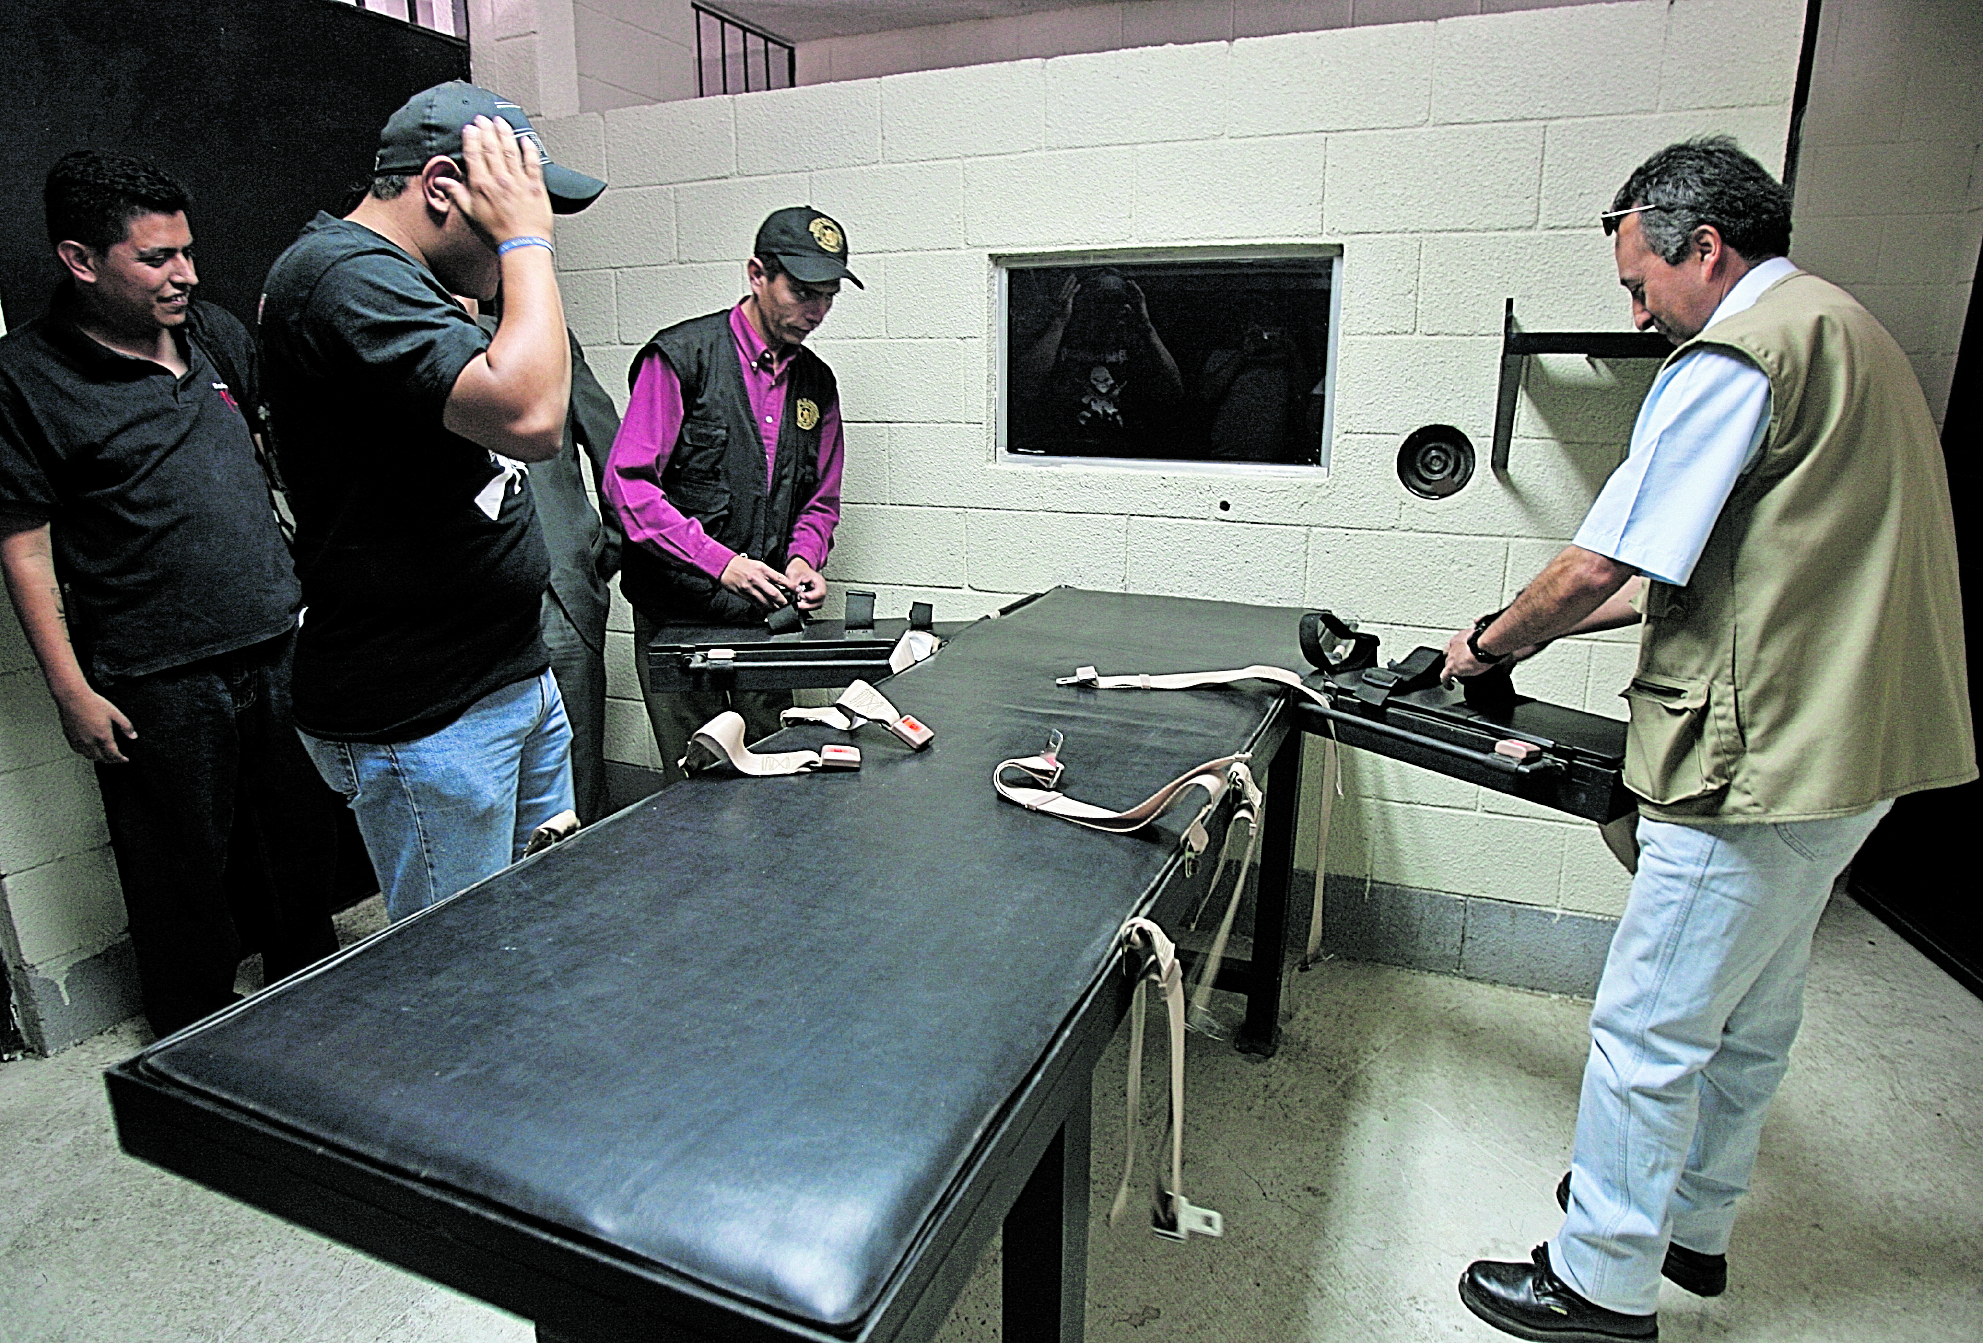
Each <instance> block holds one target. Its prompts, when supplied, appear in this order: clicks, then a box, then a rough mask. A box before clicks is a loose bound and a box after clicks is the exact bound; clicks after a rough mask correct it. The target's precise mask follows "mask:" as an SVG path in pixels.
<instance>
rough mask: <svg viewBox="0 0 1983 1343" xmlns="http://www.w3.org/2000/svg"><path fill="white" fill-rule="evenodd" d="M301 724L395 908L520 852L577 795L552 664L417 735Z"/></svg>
mask: <svg viewBox="0 0 1983 1343" xmlns="http://www.w3.org/2000/svg"><path fill="white" fill-rule="evenodd" d="M297 735H298V736H301V737H302V738H303V749H304V750H306V751H308V752H309V753H310V759H311V760H312V761H314V762H315V764H316V766H317V772H318V773H319V774H321V775H323V776H324V782H325V783H327V784H329V785H330V786H331V788H332V789H334V790H335V791H336V792H338V793H341V794H343V796H344V800H345V802H346V803H348V804H349V805H350V807H351V810H352V811H353V812H354V813H356V815H357V818H358V832H359V833H360V834H361V835H363V836H364V837H365V851H366V852H367V853H369V854H370V855H371V857H372V866H373V868H375V869H376V870H377V872H378V874H379V883H380V885H381V886H382V887H383V888H384V890H385V897H386V917H387V918H388V919H393V920H398V919H403V918H405V917H406V916H407V915H408V914H413V913H417V912H419V911H420V910H423V909H425V908H426V907H427V906H429V905H431V904H433V903H434V902H435V901H437V900H445V899H447V897H449V896H450V895H453V894H454V893H455V892H456V891H459V890H461V889H463V888H464V887H468V886H473V885H474V884H475V883H476V882H478V881H480V880H482V878H484V877H487V876H490V875H492V874H493V873H496V872H500V871H501V870H502V869H503V868H505V867H508V866H509V865H510V864H511V863H513V862H515V861H516V860H517V859H518V858H521V857H522V856H523V846H524V845H525V844H527V843H529V841H530V835H531V832H532V831H534V830H535V829H536V828H537V827H538V826H540V825H542V824H544V822H546V821H548V820H550V819H551V818H552V817H553V816H556V815H557V814H558V813H559V812H561V811H568V810H570V809H571V806H572V782H571V728H570V726H569V725H568V724H567V723H566V722H565V706H564V702H563V701H562V700H561V699H559V698H558V683H557V680H556V679H555V678H554V677H553V676H552V675H551V673H550V672H548V671H546V672H544V673H543V674H542V675H540V676H536V677H532V678H531V679H529V680H525V681H518V682H516V683H515V684H514V685H507V686H504V687H503V688H502V689H501V690H497V691H492V692H491V693H489V694H487V695H484V696H483V697H482V698H481V699H479V700H477V701H475V703H473V704H471V705H470V706H469V707H468V710H467V711H466V712H465V713H463V714H462V715H461V717H459V718H457V719H455V720H454V721H453V722H452V723H449V724H448V725H447V726H446V727H444V728H442V729H441V730H440V731H438V732H433V733H429V734H428V735H427V736H424V737H415V738H414V739H413V740H412V741H401V742H393V743H391V744H390V745H383V746H381V745H376V744H373V743H371V742H361V741H325V740H322V739H320V738H317V737H312V736H310V735H309V734H308V733H304V732H299V733H298V734H297Z"/></svg>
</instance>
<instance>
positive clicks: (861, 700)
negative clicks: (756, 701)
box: [778, 630, 936, 751]
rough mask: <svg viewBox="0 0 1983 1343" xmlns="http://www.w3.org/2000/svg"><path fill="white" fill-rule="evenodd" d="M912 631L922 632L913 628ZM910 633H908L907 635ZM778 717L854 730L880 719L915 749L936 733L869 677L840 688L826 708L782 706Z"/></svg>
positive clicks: (789, 721)
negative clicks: (900, 706) (877, 687)
mask: <svg viewBox="0 0 1983 1343" xmlns="http://www.w3.org/2000/svg"><path fill="white" fill-rule="evenodd" d="M909 633H910V634H916V633H920V631H917V630H910V631H909ZM903 637H905V638H906V637H907V635H905V636H903ZM778 719H779V721H780V722H784V723H824V724H826V725H827V726H828V727H831V728H838V729H839V730H840V731H842V732H852V731H853V730H854V729H855V728H857V727H859V726H860V725H861V724H862V723H868V722H874V723H880V724H881V725H882V726H883V727H885V728H887V729H888V730H889V731H890V732H892V733H894V734H895V735H896V736H897V737H899V738H901V739H902V740H903V741H904V742H905V743H907V744H908V745H909V746H910V747H911V748H913V749H914V750H918V751H920V750H922V749H923V748H924V747H925V746H928V745H929V744H930V740H931V738H933V737H934V736H935V735H936V734H935V733H933V732H931V731H930V729H929V728H928V727H926V726H924V725H923V724H922V723H920V722H918V721H916V720H915V719H914V718H911V717H910V716H909V715H908V714H905V713H903V712H902V711H901V710H900V709H898V708H896V707H895V706H894V705H893V704H890V703H889V702H888V696H886V695H884V694H882V693H881V692H880V691H879V690H876V689H875V688H874V687H873V686H871V685H869V684H868V683H867V682H866V681H854V682H851V683H850V684H849V685H848V686H847V688H846V689H845V690H843V691H841V692H840V698H839V699H837V700H835V701H834V702H833V703H831V704H829V705H827V706H826V707H825V708H823V709H800V708H791V709H780V710H779V711H778Z"/></svg>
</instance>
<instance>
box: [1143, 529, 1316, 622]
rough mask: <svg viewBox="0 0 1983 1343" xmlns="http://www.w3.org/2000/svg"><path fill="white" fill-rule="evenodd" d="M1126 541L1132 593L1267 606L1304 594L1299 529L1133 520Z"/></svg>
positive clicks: (1304, 547) (1303, 544)
mask: <svg viewBox="0 0 1983 1343" xmlns="http://www.w3.org/2000/svg"><path fill="white" fill-rule="evenodd" d="M1128 540H1129V569H1128V584H1129V591H1131V592H1156V593H1163V594H1165V595H1167V596H1174V597H1202V598H1206V599H1208V600H1212V601H1227V602H1257V603H1259V604H1261V605H1264V606H1291V605H1293V604H1294V603H1296V602H1298V601H1299V600H1300V599H1301V589H1302V576H1303V574H1304V572H1305V571H1306V569H1307V562H1308V534H1307V532H1306V531H1304V530H1303V529H1302V528H1300V527H1280V526H1270V525H1262V526H1249V525H1247V524H1243V523H1232V522H1199V521H1195V520H1186V519H1182V518H1131V519H1129V530H1128Z"/></svg>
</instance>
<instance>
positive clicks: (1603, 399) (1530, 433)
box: [1509, 309, 1660, 475]
mask: <svg viewBox="0 0 1983 1343" xmlns="http://www.w3.org/2000/svg"><path fill="white" fill-rule="evenodd" d="M1517 311H1519V309H1518V310H1517ZM1659 369H1660V364H1659V362H1658V361H1656V360H1652V359H1616V360H1603V359H1590V358H1586V357H1585V356H1583V355H1580V354H1541V355H1531V356H1530V357H1529V359H1528V366H1527V367H1526V368H1524V369H1523V370H1522V394H1521V398H1520V399H1519V400H1518V401H1517V402H1516V403H1515V436H1516V437H1517V438H1529V439H1555V440H1557V441H1561V442H1576V443H1589V444H1596V445H1609V446H1610V448H1611V449H1613V450H1615V456H1613V457H1612V459H1611V466H1615V465H1616V464H1617V462H1618V461H1621V460H1623V458H1624V455H1625V449H1626V448H1627V446H1628V445H1629V444H1630V443H1631V441H1632V426H1633V424H1634V423H1635V422H1636V421H1637V420H1638V417H1639V408H1640V407H1641V406H1642V405H1644V404H1645V399H1646V393H1647V392H1649V391H1651V390H1652V384H1653V379H1654V378H1655V377H1657V376H1658V374H1659ZM1509 457H1510V460H1511V461H1512V460H1513V453H1512V451H1511V452H1510V454H1509ZM1594 467H1595V464H1594ZM1603 470H1604V474H1607V475H1608V474H1609V471H1610V467H1605V468H1603Z"/></svg>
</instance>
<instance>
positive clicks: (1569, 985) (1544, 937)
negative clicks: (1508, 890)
mask: <svg viewBox="0 0 1983 1343" xmlns="http://www.w3.org/2000/svg"><path fill="white" fill-rule="evenodd" d="M1617 930H1618V924H1617V920H1616V919H1608V918H1598V917H1594V916H1592V915H1588V914H1576V913H1570V912H1566V911H1559V912H1557V913H1554V914H1550V913H1546V912H1544V911H1542V910H1539V909H1536V908H1534V907H1533V902H1530V901H1515V902H1510V901H1502V900H1481V899H1477V898H1476V899H1470V900H1468V901H1467V917H1466V931H1465V934H1464V936H1463V939H1462V942H1461V946H1460V974H1461V975H1463V976H1464V977H1466V978H1468V979H1484V980H1487V981H1488V982H1489V983H1492V984H1514V985H1518V986H1520V987H1522V988H1526V989H1537V990H1540V991H1541V992H1543V993H1566V994H1570V995H1571V996H1573V997H1577V998H1590V997H1594V996H1595V995H1596V993H1597V981H1598V977H1599V975H1600V974H1602V973H1603V970H1604V957H1605V953H1606V951H1608V950H1609V949H1610V946H1611V936H1612V934H1613V933H1615V932H1616V931H1617Z"/></svg>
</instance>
